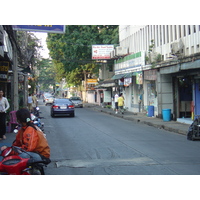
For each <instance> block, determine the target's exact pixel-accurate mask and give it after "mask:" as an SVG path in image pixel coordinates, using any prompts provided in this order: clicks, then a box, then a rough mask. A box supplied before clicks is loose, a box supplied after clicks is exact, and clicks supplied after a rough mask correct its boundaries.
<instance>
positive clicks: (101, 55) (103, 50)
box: [92, 44, 114, 60]
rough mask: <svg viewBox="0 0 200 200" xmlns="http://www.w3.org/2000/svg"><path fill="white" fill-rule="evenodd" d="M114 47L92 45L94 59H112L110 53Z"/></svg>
mask: <svg viewBox="0 0 200 200" xmlns="http://www.w3.org/2000/svg"><path fill="white" fill-rule="evenodd" d="M113 50H114V45H110V44H107V45H92V59H93V60H95V59H110V53H111V51H113Z"/></svg>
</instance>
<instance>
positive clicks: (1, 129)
mask: <svg viewBox="0 0 200 200" xmlns="http://www.w3.org/2000/svg"><path fill="white" fill-rule="evenodd" d="M9 108H10V104H9V103H8V99H7V98H6V97H3V90H0V140H2V139H4V140H5V139H6V136H5V134H6V111H7V110H8V109H9Z"/></svg>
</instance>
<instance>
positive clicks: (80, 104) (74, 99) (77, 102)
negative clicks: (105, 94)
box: [69, 97, 83, 108]
mask: <svg viewBox="0 0 200 200" xmlns="http://www.w3.org/2000/svg"><path fill="white" fill-rule="evenodd" d="M69 99H70V100H71V101H72V102H73V103H74V106H75V107H80V108H83V101H82V100H81V98H80V97H70V98H69Z"/></svg>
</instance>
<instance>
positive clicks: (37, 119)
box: [31, 113, 44, 133]
mask: <svg viewBox="0 0 200 200" xmlns="http://www.w3.org/2000/svg"><path fill="white" fill-rule="evenodd" d="M31 120H32V121H33V123H34V124H35V125H36V126H37V127H39V128H40V129H41V130H42V132H43V133H44V123H43V122H41V117H37V116H35V115H34V114H32V113H31Z"/></svg>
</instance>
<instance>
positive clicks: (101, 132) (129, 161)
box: [41, 105, 200, 175]
mask: <svg viewBox="0 0 200 200" xmlns="http://www.w3.org/2000/svg"><path fill="white" fill-rule="evenodd" d="M49 109H50V107H49V106H44V105H41V111H42V115H43V116H44V117H45V119H43V121H44V122H45V130H46V133H47V138H48V141H49V144H50V146H51V159H52V163H51V164H50V165H49V166H48V168H47V169H46V174H49V175H50V174H56V175H59V174H60V175H93V174H94V175H118V174H119V175H176V174H181V175H184V174H200V159H199V149H200V143H199V141H195V142H194V141H188V140H186V137H185V136H184V135H180V134H176V133H172V132H168V131H165V130H160V129H156V128H155V127H150V126H148V125H145V124H138V123H134V122H131V121H127V120H124V119H120V118H116V117H113V116H110V115H107V114H105V113H100V112H96V111H94V110H92V109H89V108H77V109H76V116H75V117H74V118H71V117H56V118H51V117H50V114H49Z"/></svg>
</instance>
